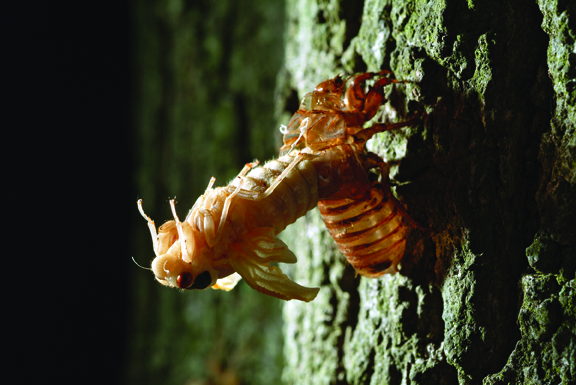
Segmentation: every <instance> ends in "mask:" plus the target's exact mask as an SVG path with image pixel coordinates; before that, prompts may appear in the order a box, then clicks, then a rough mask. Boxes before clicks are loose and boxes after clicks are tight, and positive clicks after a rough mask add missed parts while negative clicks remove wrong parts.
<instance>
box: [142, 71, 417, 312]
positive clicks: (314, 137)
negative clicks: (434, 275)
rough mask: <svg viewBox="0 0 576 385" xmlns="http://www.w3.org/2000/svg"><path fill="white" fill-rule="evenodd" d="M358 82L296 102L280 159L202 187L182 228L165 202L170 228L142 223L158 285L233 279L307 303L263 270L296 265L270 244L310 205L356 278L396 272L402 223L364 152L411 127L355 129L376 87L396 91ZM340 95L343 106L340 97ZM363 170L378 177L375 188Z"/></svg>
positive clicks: (227, 285)
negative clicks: (378, 139) (380, 138)
mask: <svg viewBox="0 0 576 385" xmlns="http://www.w3.org/2000/svg"><path fill="white" fill-rule="evenodd" d="M386 74H389V71H381V72H379V73H364V74H361V75H357V76H354V77H352V78H350V79H348V80H349V81H350V85H349V87H348V89H347V90H346V92H344V89H345V84H346V83H347V82H348V81H343V80H342V79H341V78H340V77H339V76H336V77H335V78H334V79H329V80H326V81H324V82H322V83H320V84H319V85H318V86H317V87H316V89H315V90H314V91H312V92H310V93H308V94H307V95H306V96H304V98H303V99H302V102H301V104H300V108H299V109H298V111H297V112H296V113H295V114H294V116H293V117H292V119H291V120H290V122H289V123H288V127H287V128H286V130H285V131H284V132H285V135H284V146H283V147H282V149H281V150H280V154H281V156H280V158H278V159H276V160H272V161H269V162H267V163H266V164H264V165H263V166H261V167H256V166H257V162H254V163H250V164H247V165H246V166H245V167H244V169H243V170H242V171H241V172H240V174H239V175H238V177H237V178H235V179H234V180H233V181H232V182H231V183H230V184H229V185H228V186H225V187H217V188H212V185H213V183H214V178H212V180H211V181H210V183H209V185H208V188H207V189H206V192H205V193H204V195H202V196H200V198H198V200H197V201H196V203H195V204H194V207H192V210H190V212H189V213H188V215H187V216H186V218H185V220H184V221H180V219H179V218H178V215H177V214H176V210H175V207H174V201H170V205H171V207H172V213H173V215H174V220H173V221H168V222H166V223H165V224H164V225H162V226H161V227H160V228H159V229H158V232H159V234H156V227H155V225H154V222H153V221H152V220H151V219H150V218H149V217H148V216H146V214H145V213H144V211H143V209H142V204H141V201H138V207H139V209H140V212H141V214H142V216H143V217H144V218H145V219H146V220H147V221H148V226H149V228H150V231H151V233H152V240H153V243H154V252H155V254H156V258H155V259H154V261H153V262H152V270H153V271H154V274H155V275H156V279H157V280H158V281H159V282H160V283H161V284H163V285H166V286H172V287H176V288H180V289H206V288H208V287H212V288H215V289H224V290H230V289H232V288H233V287H234V286H235V285H236V283H237V282H238V281H239V279H240V278H244V280H245V281H246V282H247V283H248V285H249V286H250V287H252V288H253V289H255V290H258V291H259V292H261V293H264V294H267V295H271V296H274V297H277V298H280V299H284V300H291V299H298V300H301V301H306V302H308V301H311V300H313V299H314V298H315V297H316V295H317V294H318V290H319V289H318V288H307V287H304V286H301V285H298V284H297V283H295V282H293V281H292V280H290V279H289V278H288V277H287V276H286V275H285V274H284V273H282V271H281V270H280V268H279V267H277V266H271V265H270V262H283V263H295V262H296V257H295V256H294V254H293V253H292V252H291V251H290V250H289V249H288V247H287V246H286V244H284V242H282V241H281V240H279V239H278V238H277V237H276V236H277V235H278V234H279V233H280V232H281V231H283V230H284V229H285V228H286V227H287V226H288V225H290V224H292V223H294V222H295V221H296V220H297V219H298V218H299V217H301V216H303V215H304V214H305V213H306V212H307V211H308V210H311V209H313V208H314V207H316V205H318V206H319V208H320V212H321V214H322V217H323V219H324V222H325V224H326V226H327V228H328V231H329V232H330V234H331V235H332V237H333V238H334V240H335V241H336V242H337V244H338V246H339V248H340V250H341V251H342V253H343V254H344V255H345V256H346V258H347V259H348V261H349V262H350V263H351V264H352V266H354V268H355V269H356V270H357V271H358V272H359V273H360V274H362V275H365V276H368V277H377V276H380V275H382V274H385V273H391V272H395V271H396V266H397V264H398V262H399V261H400V259H401V258H402V255H403V254H404V248H405V243H406V231H407V225H406V224H405V223H404V221H403V220H402V218H403V217H405V218H407V219H408V220H409V221H410V222H411V223H413V224H415V222H414V221H413V220H412V219H411V218H410V217H409V216H408V214H407V213H406V211H405V209H404V207H403V206H402V205H401V204H400V203H399V202H398V201H397V200H396V199H395V198H394V196H393V195H392V193H391V191H390V185H389V179H388V165H387V164H386V163H385V162H384V161H383V160H382V159H381V158H380V157H378V156H377V155H375V154H373V153H369V152H367V151H366V149H365V144H366V141H367V140H368V139H370V138H371V137H372V136H373V135H374V134H376V133H378V132H382V131H386V130H392V129H397V128H400V127H405V126H409V125H413V124H414V123H416V121H417V119H416V118H414V119H411V120H408V121H406V122H402V123H396V124H391V125H386V124H378V123H377V124H374V125H372V126H371V127H369V128H366V129H363V128H362V126H363V125H364V123H366V122H367V121H369V120H370V119H372V118H373V117H374V116H375V114H376V112H377V111H378V108H379V107H380V106H381V105H382V103H383V102H384V94H383V87H384V86H385V85H387V84H390V83H395V82H397V81H396V80H394V79H390V78H388V77H380V79H378V80H377V81H376V83H375V84H374V86H372V87H368V90H367V92H366V91H365V90H364V81H365V80H367V79H370V78H373V77H376V76H382V75H386ZM343 96H345V98H344V99H342V97H343ZM371 169H379V170H380V173H381V176H382V180H381V182H378V181H377V179H376V178H375V174H373V173H370V170H371Z"/></svg>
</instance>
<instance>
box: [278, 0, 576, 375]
mask: <svg viewBox="0 0 576 385" xmlns="http://www.w3.org/2000/svg"><path fill="white" fill-rule="evenodd" d="M348 3H349V2H347V1H341V2H321V1H288V13H289V14H290V15H291V16H290V19H291V29H290V30H289V34H288V40H287V64H286V66H287V74H288V77H287V78H289V79H291V80H290V81H289V82H287V84H291V88H292V89H294V90H296V93H297V94H298V95H300V96H302V95H303V94H304V93H305V92H307V91H309V90H310V89H311V88H312V87H314V86H315V85H316V84H317V83H318V82H320V81H322V80H324V79H325V78H328V77H332V76H334V75H335V74H336V73H338V72H342V71H345V72H346V73H347V74H351V73H354V72H361V71H364V70H366V69H367V70H369V71H376V70H379V69H391V70H393V71H394V72H395V74H396V77H397V78H398V79H402V80H408V81H409V82H408V83H406V84H401V85H396V86H394V87H390V88H391V89H390V90H388V91H387V94H386V95H387V98H388V99H389V102H388V103H387V104H386V105H385V106H384V107H383V108H382V111H381V114H380V115H379V116H377V118H376V119H377V120H378V121H384V122H394V121H401V120H404V119H406V118H408V117H410V116H412V115H413V114H414V113H416V112H422V111H426V112H427V113H428V116H427V117H426V118H425V119H423V122H422V123H421V124H420V125H419V126H418V127H413V128H407V129H403V130H401V131H400V132H394V133H392V132H390V133H385V134H381V135H379V136H378V138H375V139H374V140H373V141H372V143H370V144H369V148H370V149H371V150H372V151H374V152H376V153H378V154H379V155H380V156H382V157H384V158H385V159H386V160H388V161H390V162H391V164H392V165H393V171H392V175H393V176H394V178H395V179H396V180H397V181H398V182H399V183H398V184H399V185H398V186H397V187H396V191H397V193H398V196H399V198H400V199H401V200H402V201H403V203H405V204H406V205H407V208H408V210H409V212H410V213H411V214H412V215H414V216H415V217H416V218H418V219H420V220H423V221H425V222H427V223H428V224H429V225H431V226H432V227H433V228H434V232H433V233H432V234H423V233H421V232H418V231H414V232H412V233H411V234H410V237H409V252H408V253H407V254H406V256H405V257H404V260H403V262H402V265H403V268H402V271H401V273H400V275H396V276H393V277H385V278H382V279H378V280H368V279H365V278H361V279H360V284H359V286H358V289H357V293H358V294H357V298H358V305H357V311H356V312H355V313H354V312H353V311H352V310H353V309H354V308H353V307H352V308H351V303H352V302H339V300H338V301H333V302H332V303H330V302H327V301H325V300H323V301H320V302H318V304H316V302H313V303H312V304H310V305H307V306H306V305H303V306H300V305H299V304H298V305H293V304H289V305H287V306H286V307H285V313H284V317H285V321H286V323H287V326H286V330H289V331H290V332H289V333H287V334H286V336H287V341H288V342H287V344H288V345H289V346H290V349H289V350H287V351H286V355H287V357H288V361H287V367H286V369H285V380H286V381H287V383H302V380H303V379H304V380H305V381H307V382H306V383H316V382H315V381H316V380H318V381H319V382H318V383H338V384H346V383H351V384H368V383H371V384H381V383H390V384H395V383H412V382H414V383H456V382H460V383H470V384H476V383H481V382H482V381H484V382H486V383H506V382H516V383H521V382H522V381H527V382H528V383H529V382H534V383H536V382H537V381H542V382H547V381H552V382H560V381H565V382H568V381H574V375H575V371H574V368H573V366H572V364H571V363H572V362H574V361H575V360H574V350H575V343H574V338H573V333H572V332H571V331H572V330H574V329H575V328H576V323H575V321H574V310H573V309H574V294H573V293H574V290H573V284H574V283H573V280H574V270H575V267H574V260H575V258H573V256H574V255H575V253H574V251H575V249H574V247H575V246H576V242H575V240H574V237H576V235H575V234H576V233H575V232H574V229H575V228H576V224H575V223H574V220H575V218H576V213H575V210H574V204H575V201H576V200H575V199H576V198H575V197H576V193H575V190H574V188H575V187H574V186H575V179H574V178H575V177H576V164H575V159H576V156H575V153H574V148H575V147H574V122H575V121H574V108H575V100H576V99H575V94H574V92H575V90H574V86H573V84H574V82H575V73H576V70H575V62H574V60H573V59H574V58H573V56H574V53H573V52H574V36H575V35H574V27H573V26H574V23H573V22H571V18H572V17H573V15H576V12H575V11H574V10H572V9H568V7H570V6H569V5H567V2H558V3H560V4H557V2H555V1H546V0H541V1H540V2H539V3H538V5H537V4H526V3H525V2H522V1H512V2H499V1H487V2H475V1H468V2H447V1H439V0H436V1H435V0H433V1H418V0H413V1H412V0H406V1H402V0H366V1H365V2H364V9H363V13H362V19H361V24H360V26H359V28H358V29H346V30H345V31H344V33H343V34H342V32H339V33H338V34H336V33H333V32H332V33H328V32H327V31H334V30H336V29H337V27H341V26H342V24H339V22H340V21H341V20H343V19H344V18H342V17H340V18H336V19H330V18H318V17H316V15H318V10H319V9H324V8H323V7H331V8H330V9H332V10H333V9H343V8H345V7H346V4H348ZM336 4H337V5H336ZM572 7H573V6H572ZM346 21H347V24H346V26H348V25H349V24H350V20H349V19H348V20H346ZM338 31H341V30H338ZM290 33H292V34H290ZM336 36H339V37H341V36H344V37H343V40H344V41H349V42H350V44H349V45H346V44H344V45H343V46H341V45H340V44H334V43H333V39H336V38H337V37H336ZM334 47H337V49H336V50H333V48H334ZM340 47H343V50H341V48H340ZM547 50H548V51H547ZM331 60H333V61H331ZM548 73H550V78H551V79H552V86H551V84H550V80H549V79H548V75H547V74H548ZM551 89H552V90H553V93H551V92H550V90H551ZM550 100H554V101H555V105H554V108H553V110H551V109H550ZM314 215H316V214H314ZM298 226H305V227H306V229H307V230H306V231H305V230H304V228H300V230H297V229H298ZM316 226H318V227H317V228H316ZM293 231H295V232H297V233H298V236H288V238H287V239H286V242H287V243H288V244H289V245H291V244H298V245H300V246H299V248H300V247H302V248H303V249H304V250H308V249H307V248H310V247H311V246H306V245H308V244H310V243H314V242H316V241H314V239H313V237H316V236H320V237H321V238H322V239H323V240H324V241H323V242H325V247H326V248H325V249H324V250H323V251H321V252H320V251H318V252H319V253H323V254H322V255H323V258H324V260H326V261H328V260H331V261H333V263H335V264H336V265H334V266H341V262H340V256H339V254H338V253H337V252H334V250H336V249H335V248H334V247H333V246H332V247H331V248H330V247H328V246H329V241H330V239H329V237H327V235H326V234H325V232H324V230H323V226H322V224H321V223H320V222H319V221H318V220H317V219H316V220H315V221H314V222H308V223H306V224H304V223H303V222H300V223H299V224H298V225H297V226H296V227H295V229H294V230H293ZM296 254H297V255H298V257H299V259H301V260H307V259H308V258H309V257H310V253H307V252H304V253H301V252H300V249H298V250H297V251H296ZM299 263H302V262H299ZM331 266H332V265H325V266H324V265H316V266H310V265H308V266H307V268H309V269H311V271H306V272H302V274H304V275H302V276H301V277H305V276H313V275H315V274H324V275H327V276H330V274H329V273H328V271H330V269H331V268H332V267H331ZM316 269H324V273H320V272H319V271H317V270H316ZM338 269H344V270H343V271H346V268H342V267H338ZM334 284H336V286H338V281H336V282H334V281H330V280H325V281H324V282H323V283H322V290H324V291H325V292H329V291H330V290H334V289H330V288H329V286H330V285H334ZM346 292H347V293H348V296H349V298H352V297H353V296H354V292H355V289H353V288H351V289H350V290H348V291H346ZM335 298H339V297H337V296H336V297H335ZM341 303H342V304H343V305H342V306H345V307H346V309H347V310H346V311H345V312H341V313H339V310H340V309H339V308H338V306H340V304H341ZM422 304H426V305H422ZM295 309H298V310H295ZM351 309H352V310H351ZM319 313H321V314H336V313H338V314H344V313H345V314H347V315H346V317H348V318H347V319H348V321H349V322H348V323H347V321H346V320H345V319H340V318H339V319H338V321H337V322H335V321H334V319H332V318H329V317H327V318H325V319H324V321H323V322H324V323H323V324H322V325H323V326H322V327H323V328H324V327H326V324H328V325H329V328H328V329H329V330H331V332H330V333H328V334H326V333H323V334H322V336H327V335H338V336H339V337H338V339H333V338H332V339H331V338H328V337H321V336H320V335H318V334H316V333H314V330H315V328H317V327H319V326H318V325H319V324H318V323H316V322H318V319H319V316H318V314H319ZM295 315H297V316H295ZM337 329H340V330H339V331H338V330H337ZM321 330H324V329H321ZM331 333H332V334H331ZM342 335H344V341H343V344H342V345H340V342H338V343H335V342H334V341H336V340H337V341H340V339H341V338H342ZM308 349H312V350H311V352H309V353H305V351H306V350H308ZM335 352H338V353H337V354H336V353H335ZM309 354H317V355H319V356H320V357H321V358H318V357H315V358H314V359H311V358H310V357H311V356H310V355H309ZM324 359H325V360H326V361H324ZM338 359H341V361H340V362H339V363H338V362H337V361H336V360H338ZM315 362H316V363H315ZM317 362H323V363H324V364H325V365H324V366H323V367H322V368H323V369H322V370H319V368H320V366H318V364H317ZM315 365H316V366H315ZM329 367H330V368H335V369H334V370H332V371H330V370H328V368H329ZM316 372H318V373H321V374H319V375H318V376H316V374H315V373H316ZM299 373H305V375H302V376H300V375H299Z"/></svg>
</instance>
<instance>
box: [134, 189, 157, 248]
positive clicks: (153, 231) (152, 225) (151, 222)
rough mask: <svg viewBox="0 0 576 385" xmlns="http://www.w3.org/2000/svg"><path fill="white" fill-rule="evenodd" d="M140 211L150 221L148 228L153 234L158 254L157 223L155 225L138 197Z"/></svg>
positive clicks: (153, 241)
mask: <svg viewBox="0 0 576 385" xmlns="http://www.w3.org/2000/svg"><path fill="white" fill-rule="evenodd" d="M138 211H140V215H142V217H144V219H146V221H148V228H149V229H150V234H151V235H152V244H153V246H154V254H156V256H158V234H156V225H154V221H153V220H152V219H151V218H150V217H149V216H148V215H146V214H145V213H144V208H142V199H138Z"/></svg>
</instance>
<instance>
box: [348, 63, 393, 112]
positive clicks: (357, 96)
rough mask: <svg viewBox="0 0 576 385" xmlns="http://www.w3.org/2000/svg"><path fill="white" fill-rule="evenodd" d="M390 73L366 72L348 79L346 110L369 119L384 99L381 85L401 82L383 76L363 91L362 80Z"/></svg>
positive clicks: (383, 71) (389, 72)
mask: <svg viewBox="0 0 576 385" xmlns="http://www.w3.org/2000/svg"><path fill="white" fill-rule="evenodd" d="M387 74H392V72H391V71H388V70H382V71H380V72H366V73H363V74H361V75H358V76H354V77H353V78H352V80H351V81H350V85H349V86H348V89H347V90H346V103H347V105H348V110H349V111H352V112H356V113H362V114H364V115H365V116H369V117H368V118H367V119H365V120H370V119H372V118H373V117H374V115H375V114H376V111H378V107H380V105H381V104H382V102H383V101H384V93H383V91H382V89H383V87H384V86H385V85H388V84H392V83H403V82H401V81H398V80H396V79H391V78H387V77H383V78H381V79H378V81H376V84H374V86H373V87H370V88H369V89H368V93H365V92H364V82H365V81H366V80H368V79H372V78H373V77H376V76H383V75H387Z"/></svg>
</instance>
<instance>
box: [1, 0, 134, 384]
mask: <svg viewBox="0 0 576 385" xmlns="http://www.w3.org/2000/svg"><path fill="white" fill-rule="evenodd" d="M3 16H4V18H5V23H3V25H4V28H5V33H4V34H3V37H4V38H3V41H4V44H3V46H4V48H5V49H4V53H3V57H4V60H3V62H4V63H5V64H7V67H5V70H4V73H3V76H2V78H3V82H2V83H3V86H2V89H3V95H4V98H3V99H4V101H5V103H3V110H4V113H3V119H2V120H3V122H4V124H3V125H2V126H3V132H4V135H3V138H4V140H3V148H4V151H3V158H4V162H3V169H4V173H3V174H4V178H3V180H4V183H3V185H4V188H3V195H4V199H3V201H4V210H3V211H4V222H5V231H4V232H3V233H4V244H5V247H4V257H5V258H6V262H7V265H5V267H6V269H5V270H4V276H5V281H4V284H5V290H3V291H4V295H5V297H4V298H5V299H6V301H5V306H6V307H5V309H6V313H5V314H6V318H7V319H8V321H9V324H8V325H7V326H5V330H4V332H5V336H6V337H7V342H8V343H6V344H5V345H4V344H3V345H4V346H5V348H6V351H7V353H8V354H9V358H7V360H6V361H5V362H4V364H3V367H5V368H7V369H8V372H9V373H10V371H12V370H14V373H15V375H16V376H17V377H13V378H14V379H16V378H17V379H18V382H20V383H26V381H25V379H26V378H27V377H28V376H37V377H39V378H41V379H42V380H44V381H45V380H58V381H59V383H107V384H112V383H119V382H120V380H121V376H120V372H121V371H122V367H123V360H124V356H125V344H124V343H123V340H124V336H125V335H126V329H127V326H128V325H127V322H126V317H127V313H126V309H127V286H128V281H127V279H126V277H127V271H128V266H129V265H128V262H129V259H128V258H118V256H129V255H130V250H129V244H128V243H127V242H126V239H127V233H128V226H126V225H127V224H128V223H129V222H130V216H129V214H130V212H129V210H130V209H131V208H133V207H131V206H130V207H127V206H126V202H127V201H128V200H130V201H135V198H134V197H135V195H136V194H135V192H134V188H133V186H132V184H131V183H132V182H131V178H130V177H129V172H130V170H131V168H132V167H133V164H132V159H133V157H132V152H133V149H132V148H131V146H130V135H131V130H132V129H133V122H132V121H131V109H132V104H131V87H132V76H131V67H130V66H131V64H130V55H131V52H132V45H131V42H130V37H129V34H130V26H131V23H132V20H131V15H130V13H129V4H128V2H127V1H114V2H90V3H83V2H82V3H81V4H79V2H69V3H68V2H56V3H47V2H42V3H39V4H33V3H25V2H22V3H19V4H18V6H12V7H10V8H8V9H4V11H3ZM7 376H9V374H7ZM8 378H10V377H8Z"/></svg>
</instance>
